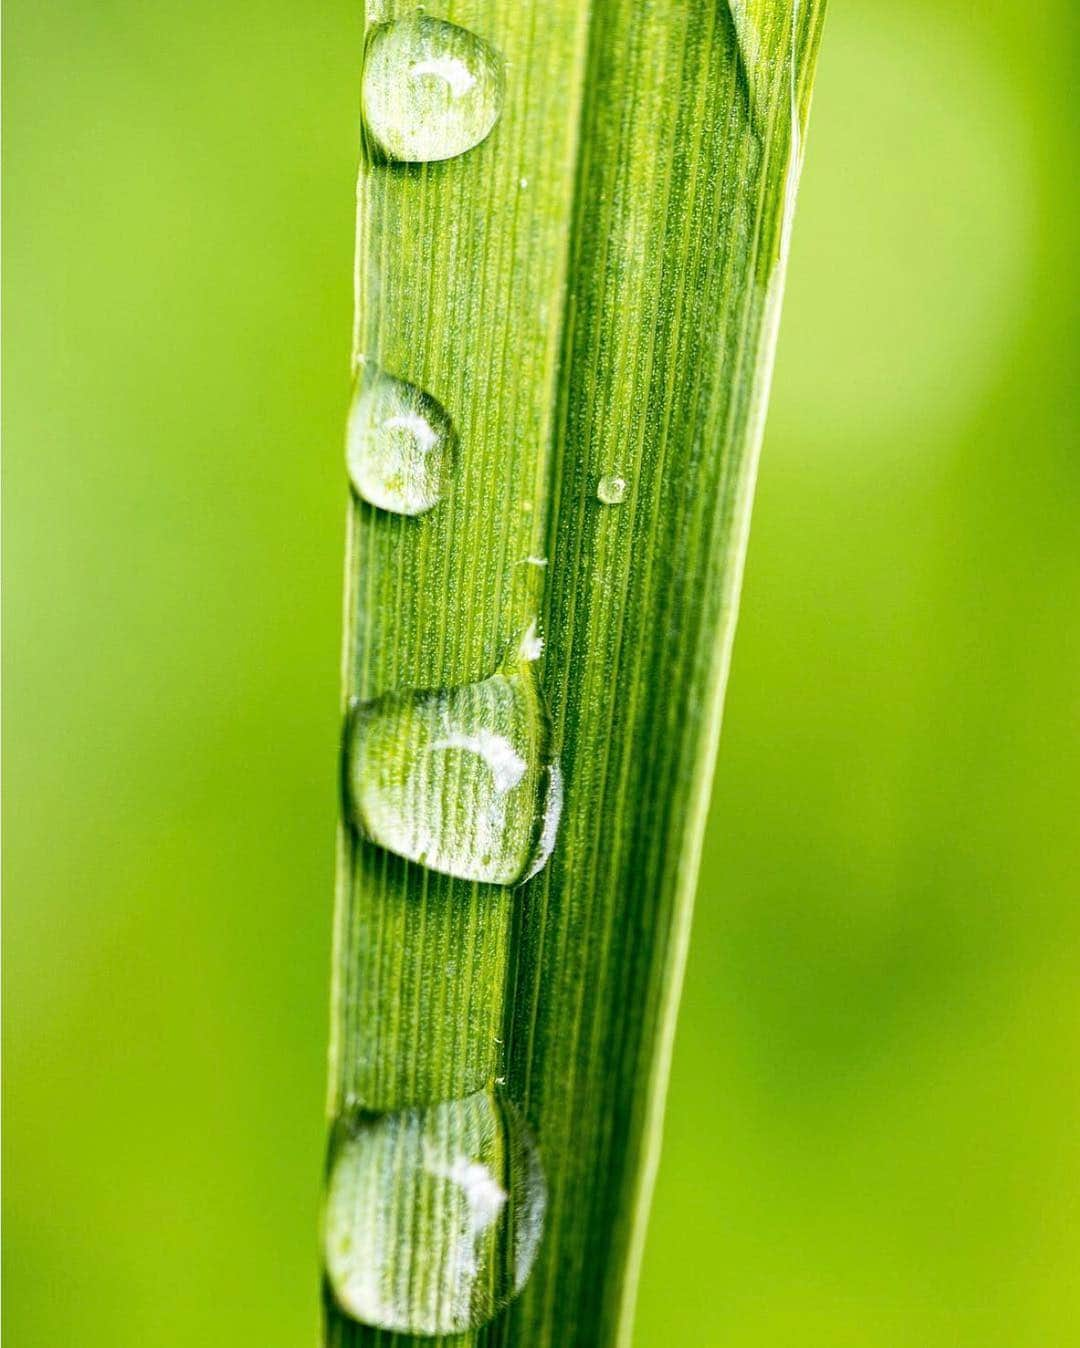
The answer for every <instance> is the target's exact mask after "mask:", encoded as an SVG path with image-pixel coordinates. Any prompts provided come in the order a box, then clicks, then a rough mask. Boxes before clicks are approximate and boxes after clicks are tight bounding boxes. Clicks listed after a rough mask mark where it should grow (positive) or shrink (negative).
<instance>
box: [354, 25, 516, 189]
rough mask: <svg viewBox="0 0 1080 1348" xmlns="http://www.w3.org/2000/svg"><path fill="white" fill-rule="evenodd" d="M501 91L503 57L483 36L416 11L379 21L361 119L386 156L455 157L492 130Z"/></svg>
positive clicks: (368, 56)
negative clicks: (383, 22)
mask: <svg viewBox="0 0 1080 1348" xmlns="http://www.w3.org/2000/svg"><path fill="white" fill-rule="evenodd" d="M503 88H504V75H503V60H502V57H501V56H500V55H499V53H498V52H497V51H496V50H495V49H494V47H492V46H491V45H490V44H489V43H487V42H485V41H484V40H483V38H481V37H477V35H476V34H475V33H472V32H470V31H469V30H468V29H467V28H460V27H458V25H457V24H454V23H448V22H447V21H446V20H445V19H434V18H430V17H429V16H427V15H426V14H419V13H417V14H412V15H410V16H409V17H407V18H404V19H395V20H393V21H392V22H391V23H385V24H380V25H378V27H376V28H375V29H374V30H373V31H372V34H371V37H370V39H369V40H368V46H367V51H366V53H365V57H364V74H363V80H362V94H361V97H362V103H363V112H364V123H365V125H366V126H367V129H368V133H369V135H370V136H371V137H372V139H373V140H374V142H375V144H376V145H377V146H378V147H379V149H380V150H381V151H382V153H383V154H384V155H386V157H387V158H388V159H394V160H398V161H399V162H402V163H409V164H421V163H426V162H429V161H431V160H436V159H453V158H455V157H456V156H457V155H459V154H464V153H465V151H466V150H471V149H472V148H473V146H475V145H479V144H480V142H481V141H482V140H484V139H485V137H486V136H487V135H488V134H489V133H490V131H491V129H492V127H493V126H494V125H495V123H496V122H497V121H498V119H499V113H500V112H501V111H502V103H503Z"/></svg>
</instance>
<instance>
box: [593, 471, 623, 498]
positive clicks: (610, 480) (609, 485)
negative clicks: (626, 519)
mask: <svg viewBox="0 0 1080 1348" xmlns="http://www.w3.org/2000/svg"><path fill="white" fill-rule="evenodd" d="M596 495H597V497H598V499H599V500H601V501H603V503H604V505H621V504H622V502H623V501H624V500H625V499H626V479H625V478H624V477H616V476H614V474H610V475H609V474H605V475H604V476H603V477H602V478H601V479H600V481H599V482H598V483H597V484H596Z"/></svg>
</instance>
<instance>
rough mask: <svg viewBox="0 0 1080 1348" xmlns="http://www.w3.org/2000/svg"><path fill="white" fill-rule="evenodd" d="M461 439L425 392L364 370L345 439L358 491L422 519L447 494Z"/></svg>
mask: <svg viewBox="0 0 1080 1348" xmlns="http://www.w3.org/2000/svg"><path fill="white" fill-rule="evenodd" d="M456 456H457V436H456V435H455V433H454V428H453V425H452V424H451V421H450V418H449V416H448V415H447V413H446V411H445V410H444V409H443V407H442V406H441V405H440V404H439V403H437V402H436V401H435V399H434V398H433V397H432V396H431V395H430V394H429V393H425V392H424V391H423V390H422V389H418V388H417V387H416V386H415V385H414V384H407V383H406V382H405V381H404V380H403V379H395V378H394V377H393V376H392V375H388V374H385V373H384V372H383V371H382V370H378V369H375V368H374V367H372V366H365V367H364V369H363V370H362V371H361V373H360V375H359V377H358V378H357V381H356V389H355V391H354V393H353V400H352V406H351V407H350V408H349V421H348V428H347V431H346V435H345V458H346V462H347V463H348V468H349V479H350V481H351V482H352V485H353V488H354V490H355V491H356V493H357V494H358V495H359V496H362V497H363V498H364V500H365V501H370V502H371V504H372V505H376V506H380V507H381V508H382V509H383V510H392V511H393V512H394V513H395V514H397V515H422V514H423V513H424V511H425V510H430V509H431V507H432V506H434V505H436V504H437V503H438V502H439V501H440V500H441V499H442V497H443V496H444V495H445V493H446V491H447V488H448V487H449V485H450V478H451V476H452V474H453V469H454V461H455V458H456Z"/></svg>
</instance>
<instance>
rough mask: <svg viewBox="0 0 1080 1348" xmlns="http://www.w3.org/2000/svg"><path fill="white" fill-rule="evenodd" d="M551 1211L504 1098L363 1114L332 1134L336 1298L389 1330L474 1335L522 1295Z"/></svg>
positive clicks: (534, 1160) (331, 1251) (327, 1245)
mask: <svg viewBox="0 0 1080 1348" xmlns="http://www.w3.org/2000/svg"><path fill="white" fill-rule="evenodd" d="M546 1201H547V1190H546V1185H545V1182H544V1174H543V1170H542V1168H541V1165H540V1158H539V1155H538V1153H537V1150H536V1144H535V1143H534V1141H533V1139H532V1136H531V1134H530V1133H529V1131H528V1129H527V1128H526V1127H525V1124H524V1123H523V1122H522V1120H521V1116H520V1115H519V1114H518V1112H517V1110H516V1109H515V1108H514V1106H513V1104H511V1102H510V1101H509V1100H507V1099H506V1098H505V1096H504V1095H502V1093H501V1092H500V1093H498V1094H496V1093H495V1092H493V1091H479V1092H477V1094H475V1095H470V1096H468V1097H467V1098H466V1099H464V1100H452V1101H449V1102H448V1103H445V1104H437V1105H433V1106H431V1107H429V1108H426V1109H408V1110H403V1111H401V1112H400V1113H395V1114H365V1113H358V1114H354V1115H352V1116H350V1117H349V1118H347V1119H344V1120H341V1121H339V1123H338V1126H337V1128H336V1130H335V1138H334V1141H333V1144H332V1151H331V1157H330V1170H329V1176H328V1179H327V1189H326V1205H325V1213H324V1235H323V1239H324V1252H325V1258H326V1271H327V1275H328V1278H329V1281H330V1287H331V1289H332V1290H333V1294H334V1297H335V1299H336V1300H337V1302H338V1304H339V1305H340V1306H341V1308H342V1309H343V1310H344V1311H345V1312H346V1313H347V1314H348V1315H350V1316H352V1317H353V1318H354V1319H356V1320H359V1321H361V1322H362V1323H364V1324H368V1325H376V1326H378V1327H379V1328H381V1329H390V1330H397V1331H399V1332H400V1333H406V1334H459V1333H462V1332H463V1331H465V1330H467V1329H474V1328H476V1327H477V1326H479V1325H482V1324H485V1323H486V1322H487V1321H488V1320H490V1319H491V1318H492V1316H493V1315H495V1314H496V1313H497V1312H498V1311H499V1310H501V1309H502V1307H503V1306H505V1305H506V1303H507V1302H508V1301H510V1299H511V1298H512V1297H513V1296H514V1295H515V1294H516V1293H517V1292H519V1291H520V1290H521V1288H522V1287H523V1286H524V1285H525V1282H526V1280H527V1279H528V1277H529V1274H530V1272H531V1271H532V1266H533V1263H534V1262H535V1259H536V1252H537V1249H538V1247H539V1244H540V1237H541V1234H542V1231H543V1223H544V1208H545V1205H546Z"/></svg>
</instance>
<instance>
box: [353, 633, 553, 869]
mask: <svg viewBox="0 0 1080 1348" xmlns="http://www.w3.org/2000/svg"><path fill="white" fill-rule="evenodd" d="M542 649H543V642H542V640H541V639H540V637H538V636H537V634H536V629H535V626H531V627H530V628H529V630H528V631H527V632H526V633H525V634H524V636H523V637H522V638H521V642H520V644H519V645H518V646H517V648H516V649H515V650H514V651H513V652H512V653H511V655H510V656H509V657H508V658H507V659H506V660H505V661H504V662H503V665H502V667H501V668H500V669H499V670H498V671H497V672H496V673H495V674H493V675H492V676H491V677H490V678H488V679H484V680H482V681H481V682H479V683H470V684H464V685H462V686H460V687H455V688H445V689H420V690H417V689H406V690H403V691H399V692H393V693H388V694H386V695H385V696H383V697H380V698H376V699H375V700H374V701H372V702H361V703H358V704H356V706H354V708H353V709H352V712H351V715H350V720H349V726H348V732H347V738H346V776H347V781H348V791H349V807H350V813H351V816H352V819H353V822H354V824H355V825H356V827H357V828H358V829H359V830H360V831H361V832H362V833H364V834H365V835H366V836H367V837H369V838H370V839H371V840H372V841H373V842H376V843H378V844H379V845H380V846H381V847H385V848H387V849H388V850H389V851H391V852H396V853H397V854H398V856H403V857H407V858H408V859H409V860H410V861H417V862H420V864H421V865H424V866H427V867H428V868H429V869H430V870H433V871H441V872H442V873H443V874H445V875H454V876H457V877H459V878H460V879H462V880H482V881H486V882H489V883H492V884H499V885H515V884H519V883H521V881H523V880H525V879H527V878H529V876H531V875H535V874H536V872H537V871H538V870H539V869H540V867H541V866H543V864H544V862H545V861H546V860H547V858H548V856H549V855H550V853H551V848H552V847H553V846H554V841H555V834H556V832H557V830H558V823H559V819H558V815H559V807H560V804H561V798H562V793H561V789H560V787H561V783H560V778H559V774H558V769H557V765H554V755H553V754H552V751H551V746H550V738H551V734H550V721H549V717H548V712H547V707H546V705H545V703H544V699H543V695H542V693H541V691H540V684H539V681H538V679H537V676H536V670H535V668H534V666H533V661H535V660H536V658H537V657H538V656H539V655H540V653H541V651H542Z"/></svg>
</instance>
